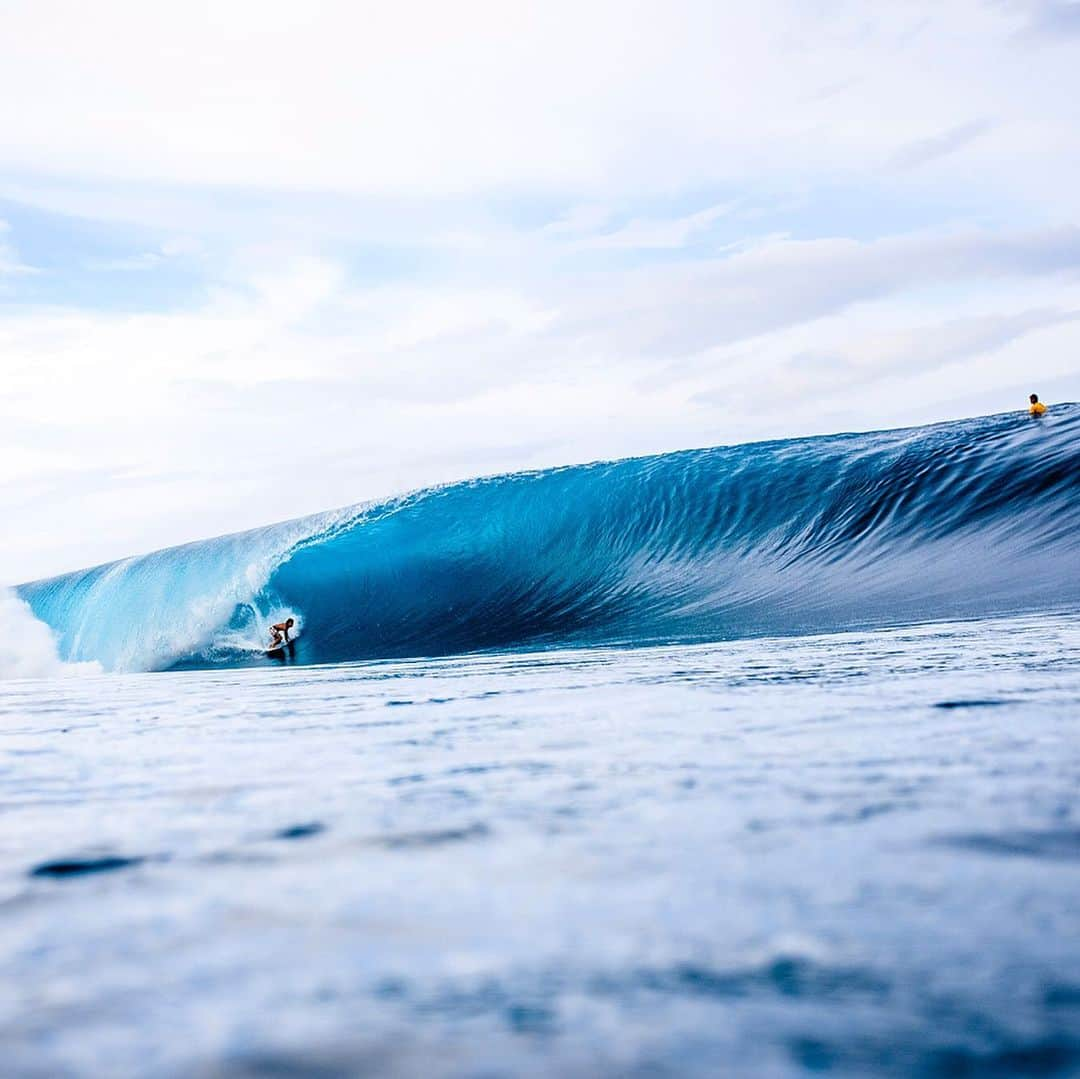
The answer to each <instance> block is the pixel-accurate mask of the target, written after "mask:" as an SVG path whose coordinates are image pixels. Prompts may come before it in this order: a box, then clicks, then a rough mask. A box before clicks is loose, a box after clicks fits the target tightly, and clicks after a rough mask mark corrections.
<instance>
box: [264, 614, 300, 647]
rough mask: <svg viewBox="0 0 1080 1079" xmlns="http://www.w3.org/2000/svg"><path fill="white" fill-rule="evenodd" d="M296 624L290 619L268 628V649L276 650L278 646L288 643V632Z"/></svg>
mask: <svg viewBox="0 0 1080 1079" xmlns="http://www.w3.org/2000/svg"><path fill="white" fill-rule="evenodd" d="M294 625H296V623H295V622H294V621H293V620H292V619H291V618H286V619H285V621H284V622H276V623H275V624H274V625H272V626H271V627H270V647H271V648H277V646H278V645H279V644H282V643H284V644H288V643H289V630H290V629H292V628H293V626H294Z"/></svg>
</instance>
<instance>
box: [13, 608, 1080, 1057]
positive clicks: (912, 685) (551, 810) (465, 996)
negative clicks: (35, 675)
mask: <svg viewBox="0 0 1080 1079" xmlns="http://www.w3.org/2000/svg"><path fill="white" fill-rule="evenodd" d="M1078 735H1080V617H1078V616H1076V615H1068V614H1066V615H1061V614H1059V615H1054V616H1047V615H1044V616H1040V617H1030V618H1022V619H1011V620H1008V619H999V620H994V621H981V622H967V623H951V624H936V625H926V626H919V627H914V628H906V629H895V630H882V631H875V632H865V633H848V634H840V635H833V636H820V637H802V638H788V639H775V640H747V641H741V642H736V643H723V644H715V645H700V646H679V647H670V648H648V649H637V650H618V649H591V650H579V651H562V652H539V653H537V652H533V653H515V654H499V655H485V656H473V657H467V658H459V659H445V660H438V661H412V662H392V663H370V664H362V665H354V666H334V667H304V668H302V667H288V666H285V667H280V668H276V669H264V670H233V671H222V672H184V673H179V672H178V673H172V674H154V675H130V676H104V677H88V678H72V679H67V680H58V681H49V682H44V681H39V682H25V681H24V682H7V683H0V750H2V757H0V762H2V772H0V808H2V811H3V815H2V824H3V827H2V830H0V909H2V918H0V965H2V969H3V984H2V996H0V1045H2V1047H3V1065H2V1069H3V1072H4V1074H5V1075H28V1076H37V1075H40V1076H63V1075H110V1076H124V1075H146V1074H154V1075H166V1076H172V1075H175V1076H189V1075H196V1076H218V1075H245V1076H246V1075H268V1076H269V1075H274V1076H280V1075H315V1076H336V1075H358V1074H359V1075H368V1074H387V1075H404V1076H411V1075H415V1076H429V1075H434V1076H444V1075H445V1076H500V1075H508V1076H509V1075H513V1076H518V1075H525V1076H530V1075H536V1076H540V1075H545V1076H547V1075H568V1076H574V1075H597V1074H602V1075H626V1076H686V1075H691V1076H693V1075H716V1074H737V1075H781V1076H782V1075H788V1074H799V1073H802V1072H805V1071H808V1070H817V1069H825V1068H833V1069H836V1070H839V1071H841V1072H843V1071H848V1072H853V1073H865V1072H876V1073H892V1074H898V1075H900V1074H903V1075H908V1074H931V1075H969V1074H984V1073H989V1074H1001V1075H1014V1074H1019V1075H1024V1074H1037V1075H1046V1074H1068V1073H1076V1072H1077V1071H1078V1070H1080V812H1078V807H1077V801H1076V792H1077V790H1078V788H1080V738H1078Z"/></svg>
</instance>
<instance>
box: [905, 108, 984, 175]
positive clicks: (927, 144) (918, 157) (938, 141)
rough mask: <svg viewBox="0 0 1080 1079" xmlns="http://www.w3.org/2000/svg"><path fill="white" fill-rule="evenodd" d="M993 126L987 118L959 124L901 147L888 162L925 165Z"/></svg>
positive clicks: (961, 146) (960, 147) (970, 140)
mask: <svg viewBox="0 0 1080 1079" xmlns="http://www.w3.org/2000/svg"><path fill="white" fill-rule="evenodd" d="M993 128H994V123H993V122H992V121H991V120H987V119H982V120H972V121H970V122H969V123H966V124H959V125H958V126H957V127H952V128H949V129H948V130H947V131H943V132H941V133H940V134H938V135H931V136H930V137H929V138H925V139H917V140H916V141H915V142H910V143H908V144H907V145H906V146H903V147H901V148H900V149H899V150H897V151H896V153H895V154H893V156H892V158H891V159H890V164H891V165H892V167H893V168H895V169H914V168H918V167H919V166H920V165H926V164H928V163H929V162H931V161H937V160H939V159H940V158H943V157H948V156H949V155H950V154H955V153H957V152H958V151H959V150H962V149H963V148H964V147H965V146H968V145H970V144H971V143H972V142H974V141H975V140H976V139H978V138H980V137H981V136H983V135H985V134H986V133H987V132H988V131H992V130H993Z"/></svg>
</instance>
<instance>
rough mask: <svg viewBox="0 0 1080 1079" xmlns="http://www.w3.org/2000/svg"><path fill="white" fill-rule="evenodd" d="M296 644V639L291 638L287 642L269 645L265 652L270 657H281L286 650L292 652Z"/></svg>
mask: <svg viewBox="0 0 1080 1079" xmlns="http://www.w3.org/2000/svg"><path fill="white" fill-rule="evenodd" d="M295 643H296V638H295V637H290V638H289V639H288V640H287V641H280V642H279V643H278V644H272V645H269V646H268V647H267V648H266V650H265V651H266V654H267V655H268V656H279V655H282V654H283V653H284V652H285V649H289V650H291V649H292V646H293V645H294V644H295Z"/></svg>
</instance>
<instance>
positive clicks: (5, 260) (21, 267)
mask: <svg viewBox="0 0 1080 1079" xmlns="http://www.w3.org/2000/svg"><path fill="white" fill-rule="evenodd" d="M10 232H11V226H10V225H9V224H8V223H7V222H6V221H3V220H0V277H3V276H5V275H6V276H10V277H14V276H15V275H16V274H20V275H22V274H32V273H36V272H37V271H36V270H35V269H34V268H33V267H32V266H27V265H26V264H25V263H24V262H23V261H22V259H20V258H19V253H18V251H16V250H15V247H14V246H13V245H12V244H11V243H9V242H8V241H7V240H6V239H5V237H6V236H7V235H8V234H9V233H10Z"/></svg>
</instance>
